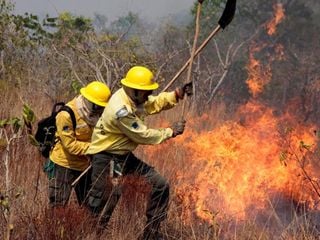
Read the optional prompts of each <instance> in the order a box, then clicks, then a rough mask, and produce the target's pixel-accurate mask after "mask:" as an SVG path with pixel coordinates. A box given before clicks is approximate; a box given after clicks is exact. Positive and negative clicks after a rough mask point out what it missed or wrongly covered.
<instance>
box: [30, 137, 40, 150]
mask: <svg viewBox="0 0 320 240" xmlns="http://www.w3.org/2000/svg"><path fill="white" fill-rule="evenodd" d="M28 140H29V143H31V144H32V145H33V146H36V147H38V146H39V145H40V144H39V142H38V141H37V140H36V139H35V137H34V136H33V135H31V134H28Z"/></svg>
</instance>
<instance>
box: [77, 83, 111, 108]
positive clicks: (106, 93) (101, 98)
mask: <svg viewBox="0 0 320 240" xmlns="http://www.w3.org/2000/svg"><path fill="white" fill-rule="evenodd" d="M80 93H81V95H82V96H84V97H85V98H86V99H88V100H89V101H90V102H92V103H94V104H96V105H99V106H101V107H105V106H106V105H107V103H108V101H109V98H110V95H111V92H110V89H109V87H108V86H107V85H106V84H104V83H102V82H98V81H93V82H91V83H89V84H88V85H87V86H85V87H83V88H81V89H80Z"/></svg>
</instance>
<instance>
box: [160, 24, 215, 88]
mask: <svg viewBox="0 0 320 240" xmlns="http://www.w3.org/2000/svg"><path fill="white" fill-rule="evenodd" d="M220 29H221V26H220V25H218V26H217V27H216V28H215V29H214V30H213V31H212V32H211V33H210V35H209V36H208V37H207V38H206V39H205V40H204V41H203V43H202V44H201V45H200V47H198V49H197V50H196V52H195V53H194V56H195V57H196V56H197V55H198V54H199V53H200V52H201V51H202V49H203V48H204V47H205V46H207V44H208V43H209V41H210V40H211V39H212V38H213V37H214V35H216V34H217V33H218V32H219V30H220ZM190 62H191V58H189V59H188V61H187V62H186V63H185V64H184V65H183V66H182V68H180V70H179V71H178V72H177V73H176V75H175V76H174V77H173V78H172V79H171V80H170V82H169V83H168V84H167V86H165V88H164V89H163V90H162V91H163V92H164V91H166V90H168V88H169V87H170V86H171V85H172V84H173V83H174V82H175V81H176V80H177V78H178V77H179V76H180V75H181V74H182V73H183V71H184V70H185V69H186V68H187V67H188V65H189V63H190Z"/></svg>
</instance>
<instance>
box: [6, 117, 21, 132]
mask: <svg viewBox="0 0 320 240" xmlns="http://www.w3.org/2000/svg"><path fill="white" fill-rule="evenodd" d="M8 124H10V125H12V126H13V131H14V132H18V131H19V129H20V128H21V127H22V126H23V123H22V121H21V119H19V118H17V117H14V118H11V119H10V120H9V121H8Z"/></svg>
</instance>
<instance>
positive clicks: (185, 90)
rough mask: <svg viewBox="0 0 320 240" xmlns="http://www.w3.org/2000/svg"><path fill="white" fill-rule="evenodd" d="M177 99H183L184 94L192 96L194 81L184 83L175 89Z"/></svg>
mask: <svg viewBox="0 0 320 240" xmlns="http://www.w3.org/2000/svg"><path fill="white" fill-rule="evenodd" d="M175 93H176V97H177V99H183V98H184V95H185V94H187V96H191V95H192V93H193V83H192V82H189V83H186V84H184V85H183V86H182V87H178V88H176V90H175Z"/></svg>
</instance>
